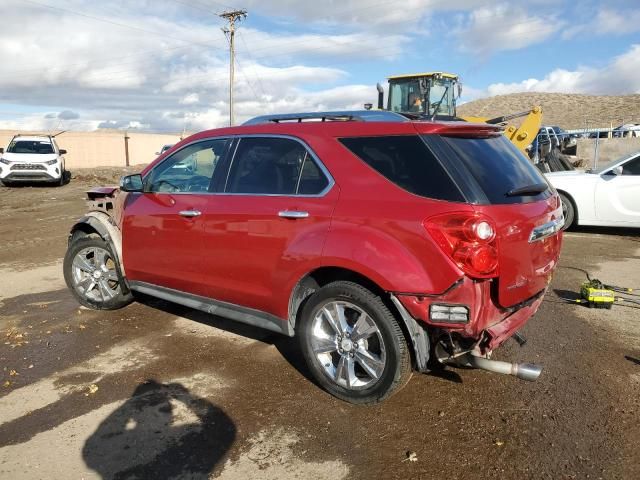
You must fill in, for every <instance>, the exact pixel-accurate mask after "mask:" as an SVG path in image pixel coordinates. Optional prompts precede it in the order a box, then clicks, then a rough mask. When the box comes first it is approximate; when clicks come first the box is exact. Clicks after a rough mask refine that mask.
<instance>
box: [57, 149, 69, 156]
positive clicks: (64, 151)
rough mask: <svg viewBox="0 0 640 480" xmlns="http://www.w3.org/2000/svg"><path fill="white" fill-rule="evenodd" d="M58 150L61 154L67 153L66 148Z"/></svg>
mask: <svg viewBox="0 0 640 480" xmlns="http://www.w3.org/2000/svg"><path fill="white" fill-rule="evenodd" d="M58 152H59V153H60V155H64V154H65V153H67V151H66V150H65V149H64V148H61V149H60V150H58Z"/></svg>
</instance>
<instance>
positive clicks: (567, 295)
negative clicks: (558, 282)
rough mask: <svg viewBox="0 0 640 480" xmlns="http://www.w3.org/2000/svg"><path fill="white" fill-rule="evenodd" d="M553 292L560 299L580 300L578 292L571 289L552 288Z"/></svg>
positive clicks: (568, 300)
mask: <svg viewBox="0 0 640 480" xmlns="http://www.w3.org/2000/svg"><path fill="white" fill-rule="evenodd" d="M553 292H554V293H555V294H556V295H557V296H558V297H559V298H560V300H565V301H567V302H575V303H576V304H577V305H578V303H577V302H576V300H580V299H581V298H582V296H581V295H580V293H578V292H574V291H572V290H564V289H561V288H554V289H553Z"/></svg>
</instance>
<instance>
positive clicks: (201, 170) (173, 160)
mask: <svg viewBox="0 0 640 480" xmlns="http://www.w3.org/2000/svg"><path fill="white" fill-rule="evenodd" d="M229 142H230V140H227V139H216V140H206V141H204V142H198V143H194V144H192V145H189V146H187V147H185V148H183V149H181V150H178V151H177V152H176V153H174V154H173V155H171V156H170V157H168V158H167V159H166V160H164V161H163V162H162V163H161V164H160V165H158V166H157V167H156V168H154V169H153V171H152V172H151V174H150V176H149V177H148V178H147V179H145V180H146V181H145V184H146V188H145V190H146V191H148V192H169V193H178V192H179V193H186V192H194V193H195V192H208V191H209V185H211V183H212V182H211V180H212V179H213V176H214V173H215V171H216V167H217V166H218V165H219V164H220V163H221V162H220V159H221V157H222V156H223V155H224V153H225V152H226V150H227V147H228V144H229Z"/></svg>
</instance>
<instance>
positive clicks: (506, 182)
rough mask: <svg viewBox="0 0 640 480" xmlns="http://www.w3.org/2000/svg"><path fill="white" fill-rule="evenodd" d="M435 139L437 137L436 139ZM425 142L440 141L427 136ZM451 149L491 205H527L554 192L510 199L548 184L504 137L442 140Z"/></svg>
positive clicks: (454, 158) (453, 157) (456, 159)
mask: <svg viewBox="0 0 640 480" xmlns="http://www.w3.org/2000/svg"><path fill="white" fill-rule="evenodd" d="M434 137H435V136H434ZM424 138H425V141H426V142H427V143H429V142H430V141H437V138H433V139H431V138H430V136H429V135H425V137H424ZM440 138H441V139H442V140H443V141H444V142H445V143H446V144H447V145H448V146H449V147H451V148H450V149H449V151H450V152H451V155H452V159H451V160H452V161H457V162H459V163H461V164H462V165H463V166H464V168H465V169H466V170H467V171H468V172H469V173H470V174H471V176H472V177H473V179H475V181H476V182H477V183H478V185H479V186H480V188H481V189H482V191H483V192H484V194H485V195H486V197H487V199H488V200H489V203H491V204H506V203H525V202H532V201H537V200H541V199H544V198H547V197H548V196H549V195H551V190H550V189H547V190H546V191H544V192H543V193H540V194H537V195H527V196H507V192H510V191H512V190H516V189H518V188H522V187H527V186H531V185H539V184H546V183H547V181H546V180H545V178H544V177H543V176H542V174H541V173H540V172H539V171H538V170H537V169H536V168H535V167H534V166H533V165H532V164H531V163H530V162H529V160H528V159H527V158H526V157H525V156H524V155H523V154H522V152H520V150H518V149H517V148H516V147H515V146H514V145H513V144H512V143H511V142H510V141H509V140H507V139H506V138H505V137H504V136H503V135H500V136H499V137H491V138H463V137H445V136H441V137H440Z"/></svg>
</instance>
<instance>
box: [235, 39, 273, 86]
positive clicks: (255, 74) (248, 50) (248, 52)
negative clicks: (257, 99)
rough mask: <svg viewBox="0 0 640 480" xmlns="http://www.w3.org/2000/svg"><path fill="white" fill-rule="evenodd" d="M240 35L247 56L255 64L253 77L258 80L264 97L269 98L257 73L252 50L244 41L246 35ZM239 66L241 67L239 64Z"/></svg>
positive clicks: (253, 65)
mask: <svg viewBox="0 0 640 480" xmlns="http://www.w3.org/2000/svg"><path fill="white" fill-rule="evenodd" d="M238 35H239V36H240V39H241V40H242V44H243V45H244V48H245V49H246V51H247V54H248V55H249V59H250V60H251V61H252V62H253V64H252V65H251V69H252V70H253V75H254V76H255V77H256V79H257V80H258V85H259V86H260V90H261V91H262V95H264V96H265V97H266V96H267V94H266V92H265V90H264V87H263V85H262V80H261V79H260V75H258V73H257V72H256V68H255V64H256V63H258V62H256V61H255V59H254V58H253V55H251V50H250V49H249V47H247V42H245V40H244V35H243V34H242V32H238ZM238 66H240V65H239V64H238Z"/></svg>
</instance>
